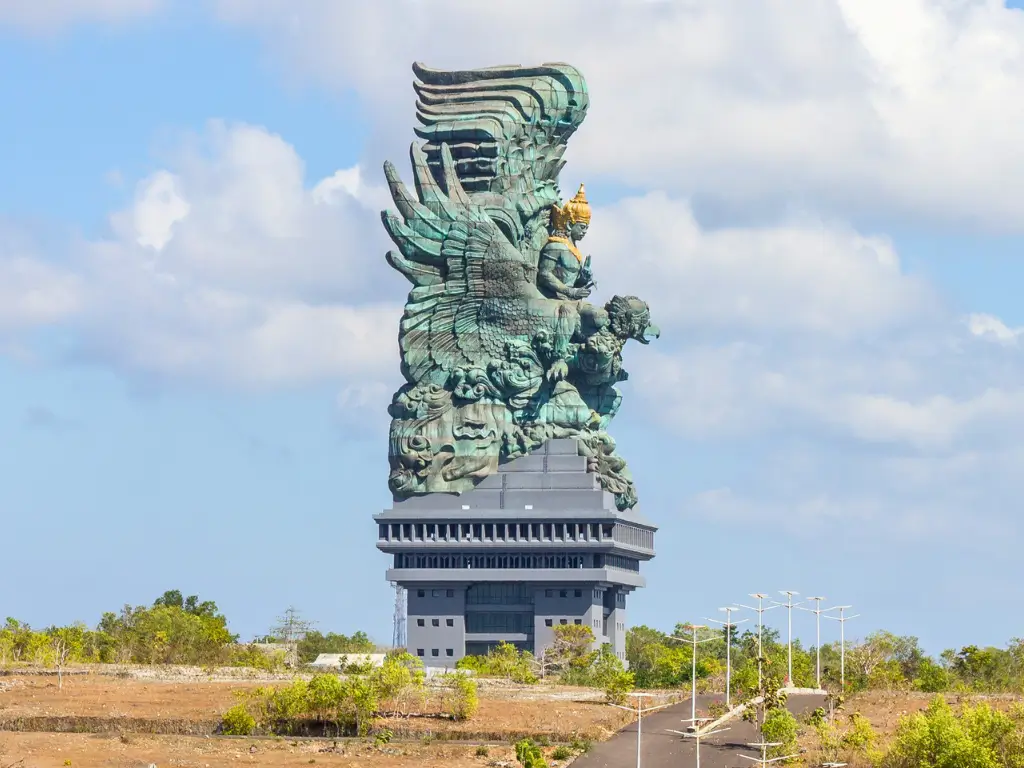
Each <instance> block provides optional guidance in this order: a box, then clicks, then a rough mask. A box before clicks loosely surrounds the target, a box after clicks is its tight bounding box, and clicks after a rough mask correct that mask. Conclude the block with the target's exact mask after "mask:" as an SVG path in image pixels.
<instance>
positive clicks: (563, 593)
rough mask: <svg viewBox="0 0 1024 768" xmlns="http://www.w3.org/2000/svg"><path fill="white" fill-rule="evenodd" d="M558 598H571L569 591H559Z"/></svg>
mask: <svg viewBox="0 0 1024 768" xmlns="http://www.w3.org/2000/svg"><path fill="white" fill-rule="evenodd" d="M558 596H559V597H568V596H569V592H568V591H567V590H564V589H562V590H559V592H558Z"/></svg>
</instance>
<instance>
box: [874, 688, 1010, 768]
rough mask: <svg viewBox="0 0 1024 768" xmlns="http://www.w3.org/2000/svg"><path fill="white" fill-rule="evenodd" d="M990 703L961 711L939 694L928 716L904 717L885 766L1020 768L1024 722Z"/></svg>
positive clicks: (891, 767) (926, 711)
mask: <svg viewBox="0 0 1024 768" xmlns="http://www.w3.org/2000/svg"><path fill="white" fill-rule="evenodd" d="M1018 714H1020V713H1016V712H1011V713H1010V714H1006V713H1003V712H999V711H997V710H994V709H992V708H991V707H990V706H989V705H988V704H978V705H977V706H973V707H972V706H965V707H963V708H962V709H961V710H960V712H959V713H954V711H953V710H952V708H951V707H950V706H949V704H948V703H947V702H946V700H945V699H944V698H943V697H941V696H936V697H935V698H934V699H933V700H932V702H931V703H930V704H929V705H928V707H927V709H925V711H924V712H917V713H914V714H913V715H910V716H906V717H902V718H900V722H899V725H898V726H897V728H896V737H895V739H894V740H893V743H892V746H891V747H890V749H889V751H888V753H886V755H885V757H884V758H883V759H882V760H881V765H882V766H883V767H884V768H918V766H928V768H1004V766H1007V767H1009V768H1017V767H1018V766H1021V765H1024V739H1022V733H1021V725H1022V720H1021V719H1019V718H1018V716H1017V715H1018Z"/></svg>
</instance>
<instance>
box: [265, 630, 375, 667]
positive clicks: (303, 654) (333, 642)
mask: <svg viewBox="0 0 1024 768" xmlns="http://www.w3.org/2000/svg"><path fill="white" fill-rule="evenodd" d="M278 638H280V636H278ZM296 647H297V649H298V655H299V662H300V663H302V664H308V663H310V662H311V661H315V660H316V657H317V656H319V655H320V654H321V653H373V651H374V650H375V649H376V647H377V646H376V645H375V644H374V642H373V641H372V640H370V638H369V637H368V636H367V635H366V633H365V632H355V633H353V634H352V635H351V636H349V635H342V634H335V633H334V632H328V633H327V634H326V635H325V634H321V633H320V632H318V631H317V630H315V629H314V630H308V631H306V633H305V635H304V636H303V638H302V639H301V640H299V641H298V643H297V646H296Z"/></svg>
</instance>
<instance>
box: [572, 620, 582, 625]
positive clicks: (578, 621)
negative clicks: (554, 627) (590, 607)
mask: <svg viewBox="0 0 1024 768" xmlns="http://www.w3.org/2000/svg"><path fill="white" fill-rule="evenodd" d="M572 623H573V624H582V623H583V619H573V622H572Z"/></svg>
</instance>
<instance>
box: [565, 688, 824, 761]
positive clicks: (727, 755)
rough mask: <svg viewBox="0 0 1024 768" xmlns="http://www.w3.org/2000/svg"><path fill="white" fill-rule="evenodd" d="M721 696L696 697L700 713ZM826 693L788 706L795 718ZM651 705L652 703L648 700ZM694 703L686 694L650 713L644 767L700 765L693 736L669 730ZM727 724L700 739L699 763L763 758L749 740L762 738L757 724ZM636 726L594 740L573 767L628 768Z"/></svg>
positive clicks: (796, 698) (681, 727) (682, 725)
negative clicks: (597, 740) (714, 732)
mask: <svg viewBox="0 0 1024 768" xmlns="http://www.w3.org/2000/svg"><path fill="white" fill-rule="evenodd" d="M716 699H717V700H719V701H720V700H721V696H698V697H697V712H698V714H699V713H700V712H701V711H702V710H703V711H704V712H706V711H707V707H708V704H709V703H710V702H712V701H714V700H716ZM824 704H825V699H824V697H823V696H820V695H815V694H790V696H789V698H788V700H787V702H786V706H787V707H788V708H789V711H790V712H792V713H793V714H794V715H796V716H797V718H800V717H801V716H802V715H804V714H806V713H807V712H810V711H812V710H813V709H814V708H815V707H821V706H824ZM647 705H648V706H650V704H649V703H648V704H647ZM690 712H691V704H690V700H689V699H687V700H686V701H685V702H682V703H680V704H674V705H672V706H671V707H666V708H665V709H661V710H658V711H657V712H652V713H651V714H649V715H647V716H646V717H644V719H643V721H644V722H643V730H642V734H641V740H640V749H641V754H640V756H641V765H642V768H669V766H671V768H689V766H695V765H696V764H697V755H696V745H695V744H694V740H693V739H692V738H683V737H682V736H679V735H678V734H674V733H670V732H669V731H671V730H674V731H685V730H686V729H687V727H688V726H689V723H688V722H686V721H687V720H688V719H689V717H690ZM722 727H723V728H728V729H729V730H727V731H724V732H722V733H718V734H715V735H713V736H708V737H707V738H705V739H701V740H700V764H701V768H739V766H746V767H747V768H750V766H754V765H757V763H755V762H753V761H751V760H744V759H743V758H742V757H740V755H747V756H749V757H760V750H756V749H753V748H751V747H748V746H747V744H750V743H753V742H758V741H760V740H761V739H760V736H759V734H758V731H757V728H756V726H754V725H753V724H752V723H747V722H744V721H743V719H742V718H740V717H736V718H734V719H733V720H730V721H729V722H728V723H726V724H725V725H724V726H722ZM636 729H637V724H636V723H632V724H630V725H628V726H626V727H625V728H623V729H622V730H621V731H619V732H618V733H616V734H615V735H614V736H612V737H611V738H610V739H609V740H608V741H605V742H602V743H600V744H595V745H594V748H593V749H592V750H591V751H590V752H588V753H587V754H586V755H582V756H581V757H579V758H577V759H576V760H575V761H573V764H572V765H573V768H630V766H635V765H636Z"/></svg>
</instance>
